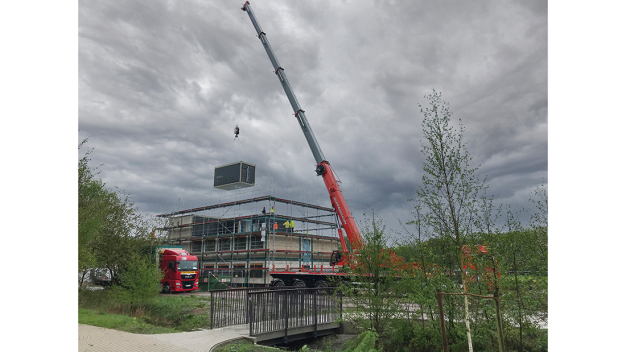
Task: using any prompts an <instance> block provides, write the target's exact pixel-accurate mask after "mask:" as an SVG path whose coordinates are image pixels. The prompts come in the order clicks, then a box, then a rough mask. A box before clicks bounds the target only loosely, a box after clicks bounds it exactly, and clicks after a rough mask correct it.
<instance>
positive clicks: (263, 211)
mask: <svg viewBox="0 0 626 352" xmlns="http://www.w3.org/2000/svg"><path fill="white" fill-rule="evenodd" d="M261 213H263V215H265V207H263V210H262V211H261Z"/></svg>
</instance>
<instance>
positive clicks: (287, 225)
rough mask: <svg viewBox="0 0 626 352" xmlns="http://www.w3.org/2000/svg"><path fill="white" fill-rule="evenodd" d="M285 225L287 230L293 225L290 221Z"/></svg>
mask: <svg viewBox="0 0 626 352" xmlns="http://www.w3.org/2000/svg"><path fill="white" fill-rule="evenodd" d="M283 225H284V226H285V228H286V229H288V228H289V227H291V223H290V222H289V220H287V221H285V223H284V224H283Z"/></svg>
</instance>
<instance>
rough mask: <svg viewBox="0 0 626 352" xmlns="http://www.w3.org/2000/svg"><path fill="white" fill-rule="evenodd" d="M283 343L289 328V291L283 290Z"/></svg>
mask: <svg viewBox="0 0 626 352" xmlns="http://www.w3.org/2000/svg"><path fill="white" fill-rule="evenodd" d="M284 303H285V343H287V329H288V328H289V292H288V291H285V299H284Z"/></svg>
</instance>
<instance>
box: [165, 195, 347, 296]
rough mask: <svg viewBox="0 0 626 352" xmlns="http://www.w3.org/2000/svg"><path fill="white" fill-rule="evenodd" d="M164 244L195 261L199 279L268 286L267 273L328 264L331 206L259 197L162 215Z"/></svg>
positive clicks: (333, 219)
mask: <svg viewBox="0 0 626 352" xmlns="http://www.w3.org/2000/svg"><path fill="white" fill-rule="evenodd" d="M158 217H161V218H165V219H167V221H166V222H165V224H166V225H165V226H164V227H163V228H162V229H161V230H162V231H163V232H164V234H166V235H167V241H168V244H169V245H173V246H181V247H183V248H184V249H186V250H187V251H188V252H189V253H191V254H193V255H195V256H197V257H198V260H199V262H200V263H199V266H200V269H201V271H202V272H201V276H202V277H208V276H216V277H217V276H221V277H224V276H226V277H230V286H231V287H260V286H267V285H269V284H270V283H271V281H272V277H271V275H270V273H269V272H270V271H272V270H278V271H280V270H290V269H291V270H293V269H296V270H297V269H300V270H307V269H313V268H316V267H317V268H319V267H320V266H322V265H328V262H329V259H330V255H331V253H332V252H333V251H334V250H337V249H338V248H339V247H340V241H339V238H338V232H337V229H338V227H339V226H338V221H337V216H336V213H335V211H334V210H333V209H332V208H328V207H322V206H319V205H314V204H307V203H302V202H297V201H292V200H288V199H281V198H276V197H273V196H262V197H256V198H250V199H244V200H236V201H232V202H226V203H219V204H213V205H208V206H204V207H199V208H193V209H188V210H179V211H176V212H172V213H168V214H161V215H158Z"/></svg>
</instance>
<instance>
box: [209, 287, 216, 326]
mask: <svg viewBox="0 0 626 352" xmlns="http://www.w3.org/2000/svg"><path fill="white" fill-rule="evenodd" d="M213 307H214V304H213V291H211V325H210V327H211V329H213V318H214V316H215V309H214V308H213Z"/></svg>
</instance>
